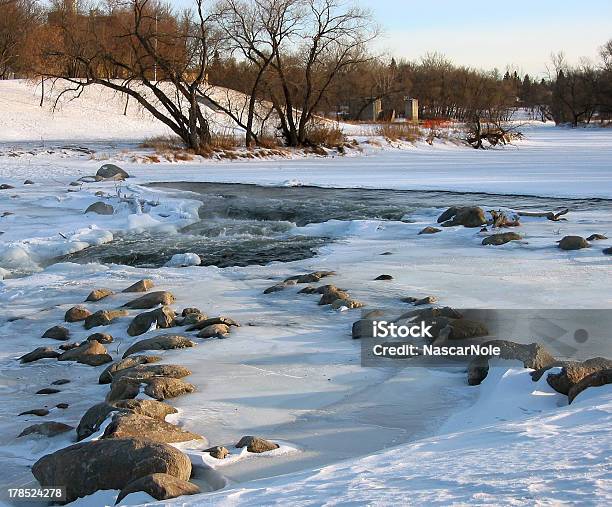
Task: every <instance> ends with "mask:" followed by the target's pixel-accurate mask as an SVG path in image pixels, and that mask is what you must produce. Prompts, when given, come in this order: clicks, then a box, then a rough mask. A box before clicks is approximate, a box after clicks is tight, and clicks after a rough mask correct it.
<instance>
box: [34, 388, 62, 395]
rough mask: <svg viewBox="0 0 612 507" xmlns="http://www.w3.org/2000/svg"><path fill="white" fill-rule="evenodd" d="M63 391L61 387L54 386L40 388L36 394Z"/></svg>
mask: <svg viewBox="0 0 612 507" xmlns="http://www.w3.org/2000/svg"><path fill="white" fill-rule="evenodd" d="M56 393H61V391H60V390H59V389H55V388H53V387H45V388H44V389H39V390H38V391H36V393H35V394H56Z"/></svg>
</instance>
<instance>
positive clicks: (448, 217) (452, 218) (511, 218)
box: [419, 206, 612, 255]
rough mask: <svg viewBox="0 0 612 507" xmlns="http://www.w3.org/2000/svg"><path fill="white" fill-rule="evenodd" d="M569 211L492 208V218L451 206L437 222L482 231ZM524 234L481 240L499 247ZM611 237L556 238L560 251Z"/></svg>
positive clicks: (429, 229) (431, 230) (430, 231)
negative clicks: (532, 211)
mask: <svg viewBox="0 0 612 507" xmlns="http://www.w3.org/2000/svg"><path fill="white" fill-rule="evenodd" d="M568 211H569V210H563V211H561V212H559V213H556V214H555V213H552V212H551V213H539V212H534V213H530V212H519V213H518V214H515V215H513V214H508V212H505V211H495V210H492V211H489V214H490V215H491V218H490V219H487V216H486V213H485V211H484V210H483V209H482V208H480V207H478V206H464V207H458V206H452V207H450V208H448V209H447V210H446V211H444V212H443V213H442V214H441V215H440V216H439V217H438V220H437V221H438V223H439V224H440V225H441V226H442V227H453V226H464V227H472V228H474V227H482V228H481V230H480V232H481V233H488V232H489V230H488V228H487V227H488V226H491V227H492V228H493V229H494V230H495V229H500V228H504V227H518V226H520V225H521V224H520V215H525V216H543V217H545V218H547V219H548V220H552V221H559V220H565V218H559V217H560V216H561V215H565V214H566V213H567V212H568ZM441 231H442V229H439V228H437V227H432V226H428V227H425V228H424V229H422V230H421V231H420V232H419V234H435V233H437V232H441ZM523 239H524V238H523V236H521V235H520V234H518V233H517V232H494V233H492V234H487V236H486V237H485V238H484V239H483V240H482V245H485V246H487V245H490V246H500V245H505V244H506V243H509V242H511V241H521V240H523ZM605 239H608V238H607V237H606V236H605V235H603V234H591V235H590V236H589V237H587V238H583V237H582V236H565V237H563V238H562V239H561V240H559V241H557V246H558V247H559V248H560V249H561V250H580V249H582V248H590V247H591V244H590V243H589V242H590V241H599V240H605ZM602 252H603V253H604V254H605V255H611V254H612V248H604V249H603V250H602Z"/></svg>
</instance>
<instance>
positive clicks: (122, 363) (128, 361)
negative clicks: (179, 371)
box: [98, 356, 161, 384]
mask: <svg viewBox="0 0 612 507" xmlns="http://www.w3.org/2000/svg"><path fill="white" fill-rule="evenodd" d="M160 360H161V356H131V357H126V358H125V359H121V360H119V361H115V362H114V363H113V364H111V365H109V366H107V367H106V369H105V370H104V371H103V372H102V373H101V374H100V378H99V379H98V382H99V383H100V384H110V383H111V382H112V381H113V378H114V376H115V374H116V373H117V372H119V371H121V370H124V369H126V368H133V367H134V366H138V365H140V364H150V363H156V362H157V361H160Z"/></svg>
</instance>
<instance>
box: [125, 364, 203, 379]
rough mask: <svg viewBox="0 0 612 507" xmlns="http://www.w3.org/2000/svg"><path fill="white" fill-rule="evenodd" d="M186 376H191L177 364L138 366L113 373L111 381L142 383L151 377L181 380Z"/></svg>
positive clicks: (188, 371) (187, 370) (189, 372)
mask: <svg viewBox="0 0 612 507" xmlns="http://www.w3.org/2000/svg"><path fill="white" fill-rule="evenodd" d="M187 375H191V371H190V370H189V369H187V368H185V367H184V366H180V365H177V364H155V365H147V364H138V365H136V366H132V367H131V368H123V369H121V370H117V371H115V374H114V377H113V381H114V382H115V381H117V380H118V379H120V378H124V377H129V378H131V379H136V380H140V381H144V380H147V379H150V378H153V377H171V378H183V377H186V376H187Z"/></svg>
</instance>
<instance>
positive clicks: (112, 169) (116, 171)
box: [96, 164, 130, 180]
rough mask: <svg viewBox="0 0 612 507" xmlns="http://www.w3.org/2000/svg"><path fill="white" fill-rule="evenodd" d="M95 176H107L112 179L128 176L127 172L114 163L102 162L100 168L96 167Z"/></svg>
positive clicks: (122, 178)
mask: <svg viewBox="0 0 612 507" xmlns="http://www.w3.org/2000/svg"><path fill="white" fill-rule="evenodd" d="M96 176H97V177H98V178H102V179H105V180H106V179H109V178H110V179H114V180H124V179H126V178H129V177H130V175H129V174H128V173H126V172H125V171H124V170H123V169H121V167H119V166H116V165H115V164H104V165H103V166H102V167H100V169H98V171H97V172H96Z"/></svg>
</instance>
